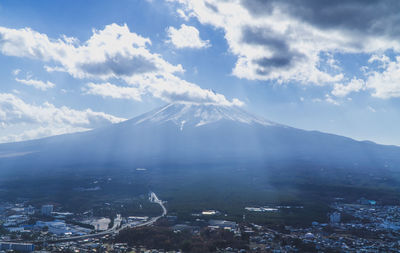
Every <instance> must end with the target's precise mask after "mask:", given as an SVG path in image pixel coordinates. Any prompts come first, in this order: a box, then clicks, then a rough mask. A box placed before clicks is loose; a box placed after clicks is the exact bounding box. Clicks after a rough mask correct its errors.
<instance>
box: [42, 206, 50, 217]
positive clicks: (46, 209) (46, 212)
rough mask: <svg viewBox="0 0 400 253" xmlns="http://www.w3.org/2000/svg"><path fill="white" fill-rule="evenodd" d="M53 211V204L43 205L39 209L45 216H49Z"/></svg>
mask: <svg viewBox="0 0 400 253" xmlns="http://www.w3.org/2000/svg"><path fill="white" fill-rule="evenodd" d="M52 212H53V205H43V206H42V209H41V214H42V215H45V216H51V213H52Z"/></svg>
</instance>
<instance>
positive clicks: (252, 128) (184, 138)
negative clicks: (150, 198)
mask: <svg viewBox="0 0 400 253" xmlns="http://www.w3.org/2000/svg"><path fill="white" fill-rule="evenodd" d="M0 154H1V155H0V166H1V167H3V168H13V167H28V166H32V165H33V166H35V167H46V166H47V167H65V166H72V165H73V164H85V165H96V166H98V165H105V164H114V165H119V164H123V165H127V166H148V165H158V166H163V165H165V164H198V163H208V164H228V163H230V164H234V163H255V164H260V165H262V166H267V165H268V164H271V163H276V162H278V163H292V164H295V163H297V162H299V161H300V163H302V162H306V163H307V164H312V165H321V166H322V165H323V166H329V167H348V168H361V167H365V168H371V169H372V168H377V169H378V168H396V169H397V168H399V166H400V148H399V147H396V146H383V145H379V144H375V143H370V142H360V141H356V140H353V139H351V138H348V137H343V136H339V135H334V134H326V133H322V132H318V131H305V130H301V129H297V128H292V127H289V126H285V125H280V124H277V123H274V122H272V121H268V120H264V119H262V118H258V117H256V116H253V115H251V114H249V113H247V112H245V111H244V110H242V109H240V108H237V107H227V106H216V105H211V104H210V105H204V104H188V103H173V104H168V105H166V106H163V107H160V108H158V109H155V110H153V111H150V112H148V113H145V114H142V115H139V116H138V117H135V118H133V119H131V120H127V121H124V122H121V123H118V124H114V125H110V126H107V127H103V128H99V129H94V130H91V131H87V132H80V133H74V134H68V135H60V136H53V137H48V138H44V139H39V140H33V141H27V142H20V143H10V144H2V145H0ZM13 154H14V155H13ZM18 154H20V155H19V156H18Z"/></svg>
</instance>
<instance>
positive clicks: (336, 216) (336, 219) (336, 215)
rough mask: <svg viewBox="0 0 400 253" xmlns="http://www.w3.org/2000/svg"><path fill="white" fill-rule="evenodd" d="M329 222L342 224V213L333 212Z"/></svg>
mask: <svg viewBox="0 0 400 253" xmlns="http://www.w3.org/2000/svg"><path fill="white" fill-rule="evenodd" d="M329 221H330V223H333V224H335V223H339V222H340V213H339V212H333V213H331V214H330V215H329Z"/></svg>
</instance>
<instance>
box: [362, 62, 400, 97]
mask: <svg viewBox="0 0 400 253" xmlns="http://www.w3.org/2000/svg"><path fill="white" fill-rule="evenodd" d="M381 59H383V60H380V61H379V62H381V66H380V67H381V71H376V70H374V71H369V72H368V73H367V74H368V79H367V80H366V87H367V88H368V89H371V90H372V91H373V93H372V96H374V97H378V98H383V99H387V98H392V97H400V56H397V57H396V58H395V59H394V60H390V59H389V58H388V57H382V58H381ZM375 60H376V59H374V60H371V62H373V61H375Z"/></svg>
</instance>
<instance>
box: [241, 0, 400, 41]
mask: <svg viewBox="0 0 400 253" xmlns="http://www.w3.org/2000/svg"><path fill="white" fill-rule="evenodd" d="M242 4H243V6H245V7H246V8H247V9H248V10H249V11H250V12H251V13H252V14H254V15H268V14H270V13H271V11H272V10H274V8H279V9H280V10H282V11H284V12H286V13H288V14H289V15H291V16H293V17H295V18H298V19H300V20H303V21H305V22H307V23H310V24H312V25H314V26H317V27H320V28H323V29H344V30H348V31H349V32H356V33H358V34H359V35H362V34H365V35H372V36H389V37H392V38H400V1H399V0H242Z"/></svg>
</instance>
